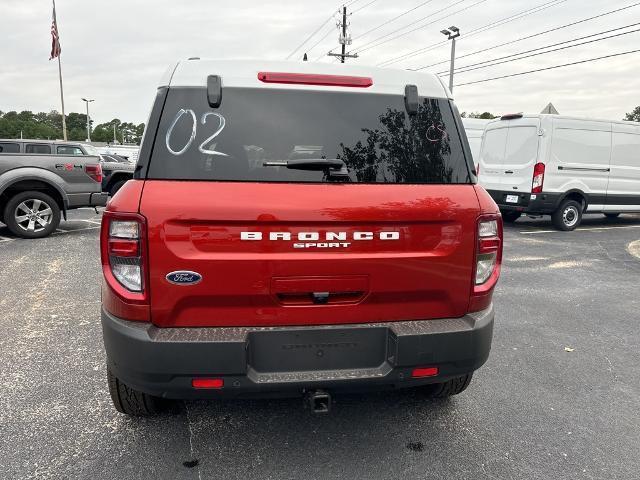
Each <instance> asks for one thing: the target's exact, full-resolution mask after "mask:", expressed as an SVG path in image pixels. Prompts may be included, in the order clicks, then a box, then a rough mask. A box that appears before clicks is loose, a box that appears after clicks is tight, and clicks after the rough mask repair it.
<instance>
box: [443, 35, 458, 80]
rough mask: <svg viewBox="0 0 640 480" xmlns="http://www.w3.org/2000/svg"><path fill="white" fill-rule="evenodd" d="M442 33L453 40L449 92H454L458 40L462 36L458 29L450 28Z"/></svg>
mask: <svg viewBox="0 0 640 480" xmlns="http://www.w3.org/2000/svg"><path fill="white" fill-rule="evenodd" d="M440 33H442V34H443V35H446V36H447V38H448V39H449V40H451V66H450V67H449V90H450V91H451V92H453V69H454V67H455V63H456V38H458V37H459V36H460V29H459V28H458V27H449V28H445V29H444V30H440Z"/></svg>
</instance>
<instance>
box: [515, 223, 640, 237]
mask: <svg viewBox="0 0 640 480" xmlns="http://www.w3.org/2000/svg"><path fill="white" fill-rule="evenodd" d="M626 228H640V225H621V226H619V227H586V228H576V229H575V230H574V232H596V231H599V230H622V229H626ZM520 233H521V234H522V235H537V234H539V233H565V232H562V231H560V230H531V231H527V232H523V231H521V232H520Z"/></svg>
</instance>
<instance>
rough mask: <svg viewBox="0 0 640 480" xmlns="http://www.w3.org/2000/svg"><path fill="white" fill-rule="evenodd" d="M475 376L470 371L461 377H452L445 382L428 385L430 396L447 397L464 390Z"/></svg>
mask: <svg viewBox="0 0 640 480" xmlns="http://www.w3.org/2000/svg"><path fill="white" fill-rule="evenodd" d="M472 378H473V373H468V374H466V375H463V376H461V377H456V378H452V379H451V380H448V381H446V382H443V383H434V384H432V385H427V395H428V396H429V397H430V398H447V397H450V396H452V395H458V394H459V393H462V392H464V391H465V390H466V389H467V387H468V386H469V384H470V383H471V379H472Z"/></svg>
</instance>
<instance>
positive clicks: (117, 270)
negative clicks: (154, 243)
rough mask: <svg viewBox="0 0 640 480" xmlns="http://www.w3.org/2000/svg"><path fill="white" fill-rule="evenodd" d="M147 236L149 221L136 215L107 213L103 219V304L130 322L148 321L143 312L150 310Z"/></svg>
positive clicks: (101, 243)
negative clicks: (148, 308)
mask: <svg viewBox="0 0 640 480" xmlns="http://www.w3.org/2000/svg"><path fill="white" fill-rule="evenodd" d="M146 232H147V224H146V220H145V218H144V217H143V216H141V215H138V214H136V213H114V212H108V211H106V212H104V214H103V216H102V230H101V232H100V253H101V257H102V272H103V275H104V280H105V283H106V288H105V289H103V298H102V303H103V306H104V307H105V308H106V309H107V310H109V311H110V312H111V313H114V314H117V315H118V316H121V317H123V318H125V319H127V320H146V319H148V313H147V312H146V311H145V310H144V309H140V308H139V307H140V306H141V305H145V306H148V296H149V295H148V294H149V292H148V288H147V285H148V278H147V276H148V272H149V266H148V258H147V233H146ZM110 307H111V308H110ZM114 310H115V311H114ZM141 316H142V317H141Z"/></svg>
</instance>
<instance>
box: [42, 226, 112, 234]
mask: <svg viewBox="0 0 640 480" xmlns="http://www.w3.org/2000/svg"><path fill="white" fill-rule="evenodd" d="M99 229H100V227H86V228H76V229H74V230H63V231H62V232H58V231H57V230H56V231H55V232H53V233H52V234H51V235H56V234H58V235H61V234H63V233H73V232H84V231H86V230H99ZM58 230H60V229H58Z"/></svg>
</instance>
